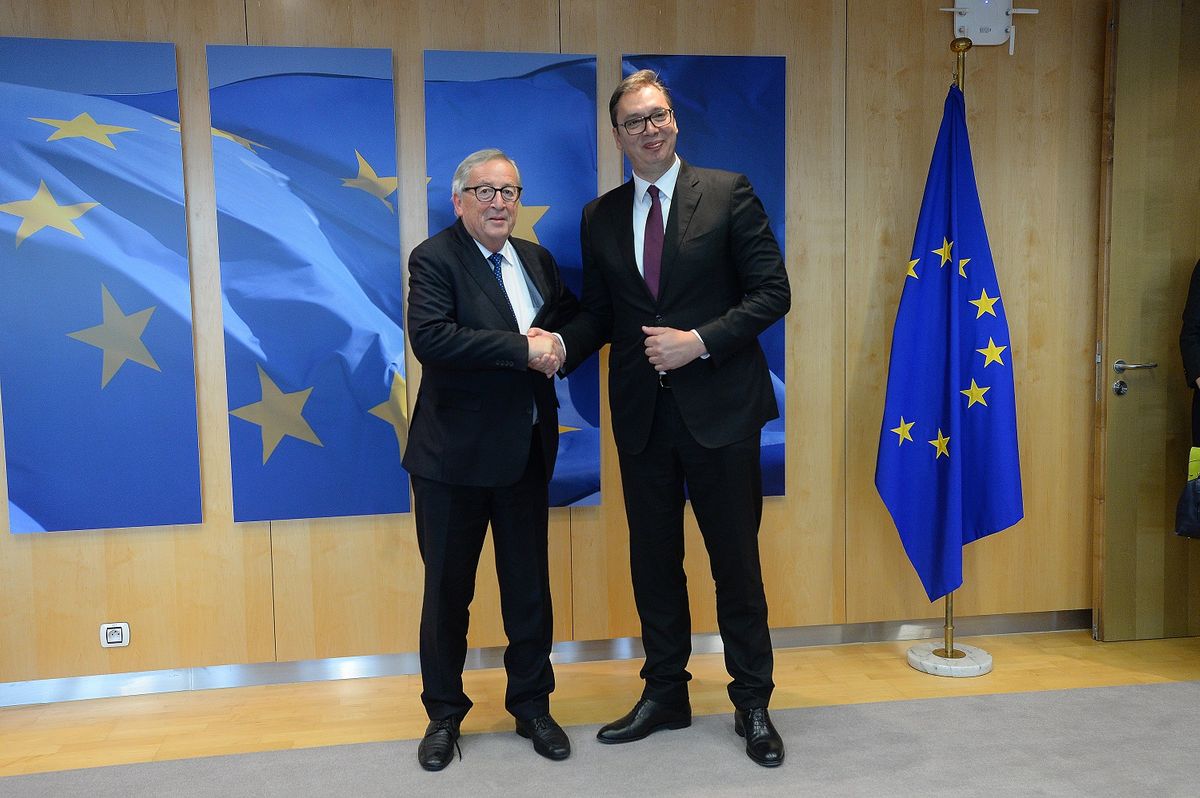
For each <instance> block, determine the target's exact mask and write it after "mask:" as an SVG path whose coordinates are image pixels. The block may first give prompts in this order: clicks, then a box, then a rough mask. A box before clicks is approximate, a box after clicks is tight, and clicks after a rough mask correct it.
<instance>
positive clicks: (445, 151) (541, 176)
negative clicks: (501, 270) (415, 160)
mask: <svg viewBox="0 0 1200 798" xmlns="http://www.w3.org/2000/svg"><path fill="white" fill-rule="evenodd" d="M491 147H496V148H499V149H501V150H503V151H504V152H506V153H507V154H508V155H509V156H510V157H511V158H512V159H513V160H515V161H516V162H517V166H518V168H519V169H520V172H521V182H522V183H523V184H524V186H525V192H524V193H523V194H522V195H521V209H520V211H519V212H518V214H517V225H516V228H515V229H514V231H513V235H514V236H515V237H517V238H524V239H527V240H530V241H536V242H537V243H540V244H541V245H542V246H544V247H546V248H547V249H548V250H550V252H551V253H552V254H553V255H554V259H555V260H556V261H557V262H558V266H559V269H560V271H561V272H562V275H563V279H564V281H565V282H566V283H567V285H568V286H569V287H570V288H571V290H572V291H574V292H575V294H576V295H578V294H579V293H580V291H581V290H582V286H583V255H582V254H581V252H580V249H579V214H580V211H582V209H583V206H584V205H585V204H587V203H588V202H590V201H591V200H592V199H593V198H594V197H595V196H596V59H595V58H594V57H592V56H579V55H561V54H558V53H483V52H451V51H438V50H429V51H426V53H425V150H426V153H425V157H426V172H427V174H428V175H429V177H430V181H429V231H430V232H431V233H436V232H437V231H439V230H441V229H443V228H445V227H447V226H449V225H450V224H452V223H453V222H454V218H455V217H454V209H453V207H452V205H451V202H450V182H451V179H452V178H453V176H454V170H455V168H456V167H457V166H458V164H459V163H460V162H461V161H462V159H463V158H465V157H466V156H468V155H470V154H471V153H472V152H475V151H476V150H481V149H486V148H491ZM599 374H600V367H599V359H598V358H597V357H595V356H593V357H591V358H589V359H588V361H587V362H586V363H584V364H582V365H581V366H580V367H579V368H577V369H576V370H575V371H573V372H572V373H571V376H570V378H569V379H566V380H559V379H556V380H555V387H556V389H557V391H558V402H559V419H558V420H559V428H560V431H561V434H560V436H559V451H558V461H557V463H556V465H555V468H554V476H553V478H552V479H551V482H550V506H552V507H566V506H579V505H591V504H597V503H599V500H600V377H599Z"/></svg>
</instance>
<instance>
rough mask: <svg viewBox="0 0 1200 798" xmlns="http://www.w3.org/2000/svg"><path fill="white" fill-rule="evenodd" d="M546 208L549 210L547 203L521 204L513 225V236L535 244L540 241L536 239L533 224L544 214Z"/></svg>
mask: <svg viewBox="0 0 1200 798" xmlns="http://www.w3.org/2000/svg"><path fill="white" fill-rule="evenodd" d="M548 210H550V206H549V205H522V206H521V208H520V210H519V211H518V213H517V223H516V224H515V225H514V226H513V231H512V234H513V238H523V239H525V240H526V241H532V242H533V243H535V244H540V243H542V242H540V241H538V237H537V233H536V232H534V229H533V226H534V225H535V224H537V223H538V222H539V221H540V220H541V218H542V217H543V216H545V215H546V211H548Z"/></svg>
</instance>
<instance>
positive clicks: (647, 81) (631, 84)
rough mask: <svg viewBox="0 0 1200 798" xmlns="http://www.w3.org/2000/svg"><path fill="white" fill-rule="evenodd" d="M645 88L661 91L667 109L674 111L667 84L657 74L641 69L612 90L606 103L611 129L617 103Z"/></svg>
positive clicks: (613, 124)
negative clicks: (665, 100) (650, 87)
mask: <svg viewBox="0 0 1200 798" xmlns="http://www.w3.org/2000/svg"><path fill="white" fill-rule="evenodd" d="M646 86H653V87H654V88H656V89H658V90H659V91H661V92H662V93H663V95H664V96H665V97H666V98H667V107H668V108H670V109H671V110H675V101H674V100H672V99H671V90H670V89H668V88H667V84H665V83H663V82H662V79H661V78H659V76H658V73H657V72H655V71H654V70H652V69H641V70H638V71H637V72H634V73H633V74H632V75H630V76H629V77H627V78H625V80H623V81H621V82H620V83H618V84H617V88H615V89H613V93H612V97H611V98H610V99H609V101H608V118H609V119H610V120H611V121H612V126H613V127H616V126H617V103H619V102H620V101H621V98H622V97H624V96H625V95H626V94H629V93H630V92H634V91H638V90H639V89H642V88H645V87H646Z"/></svg>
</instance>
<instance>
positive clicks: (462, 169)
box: [450, 149, 521, 197]
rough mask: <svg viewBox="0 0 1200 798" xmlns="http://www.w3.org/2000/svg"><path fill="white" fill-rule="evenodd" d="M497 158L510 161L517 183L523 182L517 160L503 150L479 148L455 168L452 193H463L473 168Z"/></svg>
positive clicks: (455, 194) (451, 187)
mask: <svg viewBox="0 0 1200 798" xmlns="http://www.w3.org/2000/svg"><path fill="white" fill-rule="evenodd" d="M495 160H501V161H508V162H509V163H510V164H511V165H512V168H513V171H514V172H516V174H517V183H518V185H519V184H520V182H521V170H520V169H518V168H517V162H516V161H514V160H513V159H512V158H509V157H508V156H507V155H505V154H504V152H503V151H502V150H497V149H489V150H479V151H478V152H473V153H471V154H470V155H468V156H467V157H466V158H463V162H462V163H460V164H459V165H458V168H457V169H455V170H454V180H453V181H451V183H450V193H451V194H453V195H454V196H456V197H457V196H460V195H461V194H462V190H463V186H465V185H466V184H467V178H468V177H469V176H470V174H471V170H472V169H474V168H475V167H476V166H479V165H480V164H485V163H487V162H488V161H495ZM497 188H499V186H497Z"/></svg>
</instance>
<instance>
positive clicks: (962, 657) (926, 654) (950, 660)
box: [908, 642, 992, 677]
mask: <svg viewBox="0 0 1200 798" xmlns="http://www.w3.org/2000/svg"><path fill="white" fill-rule="evenodd" d="M945 653H946V649H945V648H944V647H943V646H942V644H941V643H937V642H933V643H921V644H920V645H916V646H913V647H912V648H910V649H909V650H908V664H909V665H911V666H913V667H914V668H916V669H917V670H919V671H923V672H925V673H932V674H933V675H934V676H960V677H961V676H982V675H984V674H985V673H991V671H992V655H991V654H989V653H987V652H986V651H984V650H983V649H982V648H976V647H975V646H968V645H964V644H962V643H959V644H958V645H957V646H955V648H954V651H953V652H952V653H953V654H955V655H957V656H952V657H946V656H941V655H944V654H945Z"/></svg>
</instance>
